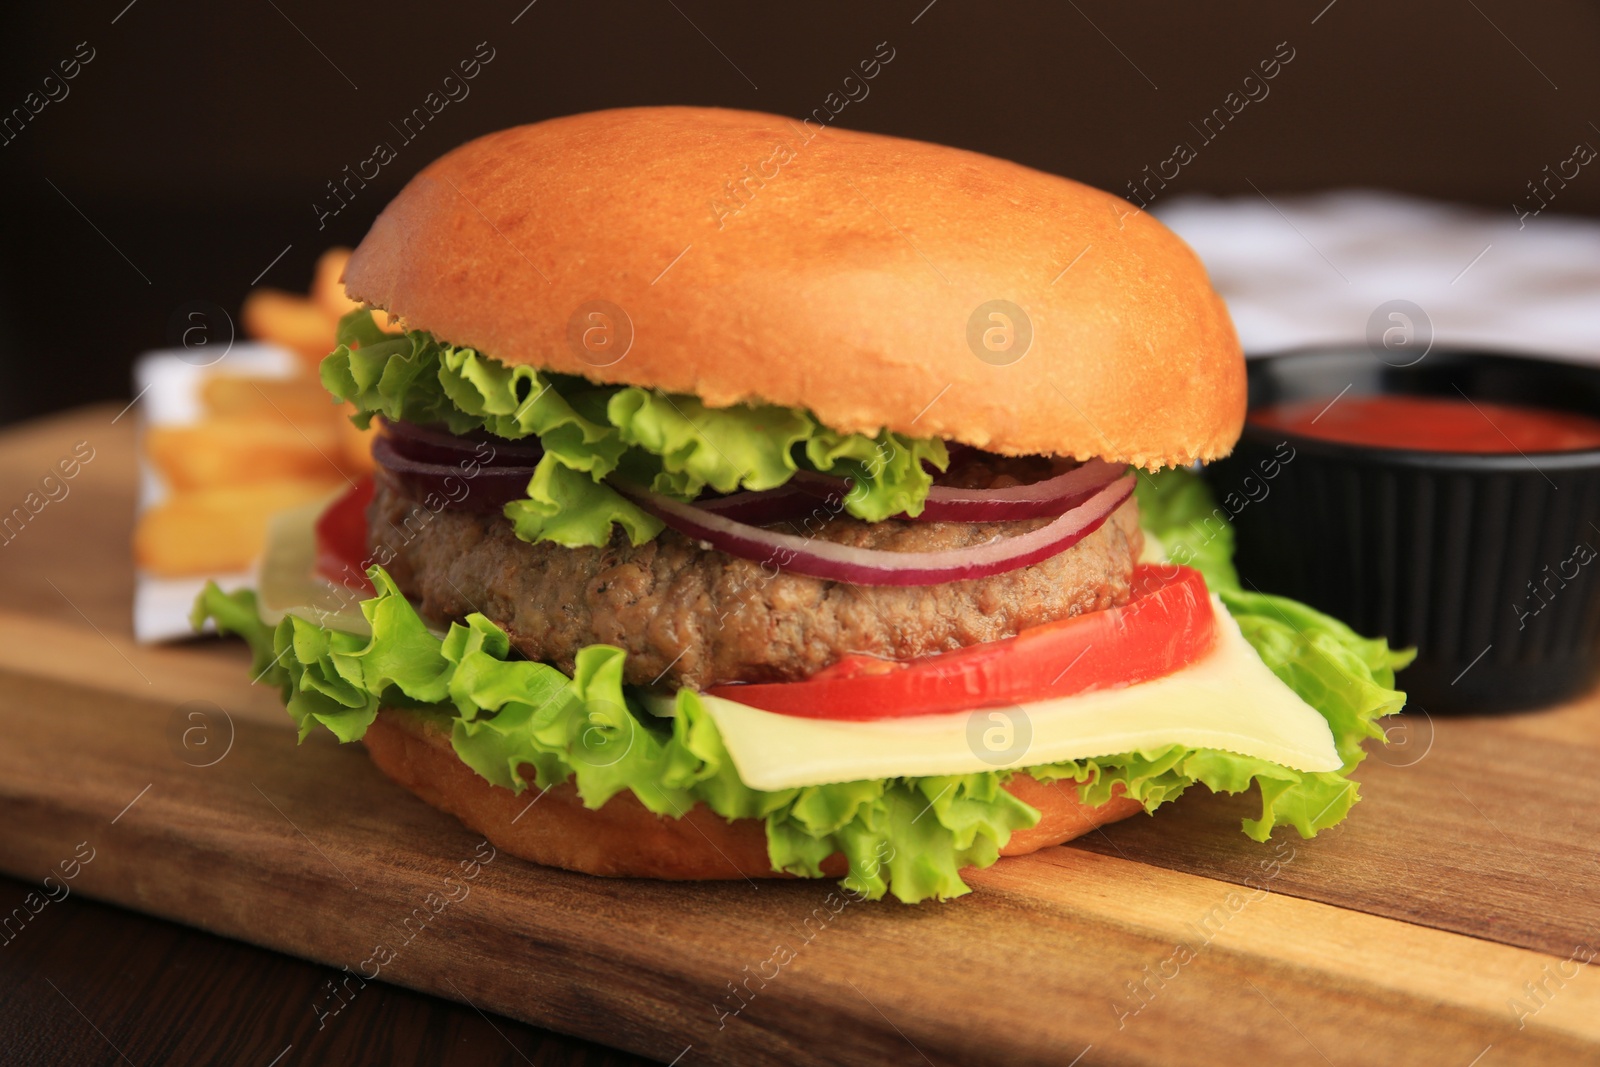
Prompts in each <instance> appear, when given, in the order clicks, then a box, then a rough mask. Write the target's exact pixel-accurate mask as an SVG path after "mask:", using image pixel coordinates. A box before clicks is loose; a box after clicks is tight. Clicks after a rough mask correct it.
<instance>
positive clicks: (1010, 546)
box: [616, 474, 1134, 585]
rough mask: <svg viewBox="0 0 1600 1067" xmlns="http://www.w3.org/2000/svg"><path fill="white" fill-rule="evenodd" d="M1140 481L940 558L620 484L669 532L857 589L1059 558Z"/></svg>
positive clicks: (1129, 479) (952, 578)
mask: <svg viewBox="0 0 1600 1067" xmlns="http://www.w3.org/2000/svg"><path fill="white" fill-rule="evenodd" d="M1133 487H1134V476H1133V475H1131V474H1129V475H1124V476H1123V477H1121V478H1118V479H1116V480H1115V481H1113V482H1111V483H1110V484H1109V485H1105V486H1103V487H1101V488H1100V489H1099V490H1098V491H1096V492H1095V493H1093V494H1092V495H1090V496H1089V498H1088V499H1087V500H1085V501H1084V502H1083V503H1081V504H1079V505H1078V506H1077V507H1074V508H1072V509H1071V510H1069V511H1067V512H1065V513H1063V514H1062V515H1061V516H1060V517H1059V518H1057V519H1056V520H1055V521H1054V522H1052V523H1049V524H1047V525H1045V526H1041V527H1039V528H1038V529H1037V530H1033V531H1030V532H1028V533H1025V534H1018V535H1016V536H1015V537H997V538H995V539H994V540H992V541H990V542H988V543H987V544H982V545H977V546H975V547H971V548H958V549H947V550H944V551H940V552H887V551H883V550H881V549H870V548H855V547H852V546H850V545H840V544H834V543H833V542H831V541H818V540H814V539H812V538H808V537H797V536H795V535H793V534H783V533H776V532H774V531H772V530H764V529H761V528H760V527H758V526H751V525H748V524H746V523H742V522H736V521H735V520H733V519H730V518H728V517H726V516H723V515H717V514H715V513H712V512H708V511H705V510H704V509H702V508H698V507H696V506H694V505H693V504H680V503H678V502H677V501H676V500H670V499H668V498H666V497H664V496H661V495H659V494H657V493H652V492H650V491H648V490H645V489H640V488H638V487H637V486H630V485H620V484H619V485H617V486H616V488H617V490H618V491H619V492H621V493H622V494H623V495H625V496H628V497H630V498H631V499H633V500H634V501H636V502H637V503H638V504H639V505H640V506H641V507H643V508H644V509H645V510H646V511H649V512H651V513H652V514H654V515H655V516H656V517H657V518H659V519H661V521H663V522H665V523H666V524H667V525H668V526H671V527H672V528H673V529H675V530H677V531H678V532H679V533H682V534H684V535H686V536H688V537H693V538H695V539H696V540H700V541H705V542H707V543H709V544H710V545H711V546H712V547H714V548H717V549H720V550H721V551H723V552H726V553H728V554H729V555H733V556H739V557H742V558H744V559H752V560H760V561H761V562H762V563H763V564H768V563H770V564H772V565H773V566H775V567H777V568H778V569H779V570H786V571H790V572H792V573H795V574H804V575H808V576H810V577H812V578H827V579H831V580H833V581H839V582H851V583H854V584H856V585H937V584H941V583H944V582H957V581H962V580H964V579H968V578H987V577H988V576H989V575H991V574H1002V573H1004V572H1006V571H1012V570H1016V569H1017V568H1019V567H1026V566H1028V565H1029V564H1031V563H1037V562H1039V561H1040V560H1043V559H1048V558H1050V557H1051V556H1055V555H1058V554H1060V553H1062V552H1064V551H1066V550H1067V549H1069V548H1071V547H1072V546H1073V545H1075V544H1077V543H1078V542H1079V541H1081V540H1082V539H1083V538H1085V537H1087V536H1088V535H1089V534H1091V533H1093V532H1094V531H1095V530H1097V529H1099V528H1100V524H1101V523H1103V522H1105V521H1106V518H1107V516H1109V515H1110V514H1111V513H1112V512H1113V511H1115V510H1116V509H1117V508H1118V507H1119V506H1120V505H1121V504H1122V502H1123V501H1125V500H1127V499H1128V497H1129V496H1131V495H1132V494H1133Z"/></svg>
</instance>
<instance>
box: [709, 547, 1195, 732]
mask: <svg viewBox="0 0 1600 1067" xmlns="http://www.w3.org/2000/svg"><path fill="white" fill-rule="evenodd" d="M1133 594H1134V595H1133V597H1132V598H1131V599H1130V600H1129V601H1128V603H1127V604H1125V605H1124V606H1122V607H1119V608H1108V609H1106V610H1104V611H1092V612H1089V613H1087V614H1084V615H1077V616H1074V617H1073V618H1070V619H1061V620H1060V621H1058V622H1051V623H1045V624H1044V625H1043V626H1035V627H1031V628H1030V629H1027V630H1024V631H1022V632H1021V633H1019V634H1018V635H1017V636H1015V637H1010V638H1006V639H1005V640H1002V641H990V642H987V643H985V644H981V645H973V646H971V647H969V648H963V649H959V650H957V651H955V652H945V653H941V654H939V655H936V656H927V657H924V658H922V659H916V660H906V661H897V660H881V659H873V658H871V657H869V656H847V657H845V658H844V659H843V660H840V661H839V662H838V663H836V664H834V665H833V666H831V667H829V668H828V669H827V670H824V671H821V672H820V673H818V674H815V675H813V676H812V677H810V678H807V679H806V680H805V681H803V682H780V683H775V684H760V685H721V686H713V687H712V688H711V689H709V690H707V691H708V692H709V693H711V694H712V695H713V696H719V697H726V698H727V699H729V700H736V701H738V702H739V703H741V704H748V705H750V706H751V707H756V708H764V709H765V710H767V711H776V712H781V713H782V714H785V715H799V716H803V717H805V718H813V719H848V720H865V719H890V718H898V717H902V716H908V715H928V714H934V713H937V712H957V711H967V710H970V709H972V708H983V707H996V706H999V705H1005V704H1018V703H1022V702H1024V701H1030V700H1042V699H1045V698H1047V697H1059V696H1070V695H1072V694H1074V693H1085V692H1088V691H1090V690H1093V689H1109V688H1113V687H1116V686H1123V685H1132V684H1134V683H1135V682H1143V681H1148V680H1149V679H1151V678H1159V677H1161V676H1162V675H1165V674H1171V673H1172V672H1173V671H1176V670H1178V669H1179V668H1181V667H1184V666H1187V665H1188V664H1190V663H1193V662H1194V661H1195V660H1197V659H1199V658H1200V657H1202V656H1204V655H1205V654H1206V653H1207V652H1209V651H1210V650H1211V647H1212V645H1213V644H1214V643H1215V641H1216V616H1215V614H1214V613H1213V611H1212V608H1211V597H1210V595H1209V594H1208V593H1207V591H1206V584H1205V579H1204V578H1202V577H1201V576H1200V572H1198V571H1196V570H1193V569H1191V568H1189V567H1176V566H1170V565H1168V566H1158V567H1157V566H1143V567H1136V568H1135V569H1134V572H1133Z"/></svg>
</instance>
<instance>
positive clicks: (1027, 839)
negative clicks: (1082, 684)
mask: <svg viewBox="0 0 1600 1067" xmlns="http://www.w3.org/2000/svg"><path fill="white" fill-rule="evenodd" d="M365 741H366V745H367V751H368V752H369V753H371V755H372V762H373V763H375V764H377V765H378V769H379V770H381V771H383V773H384V774H386V775H388V776H389V777H390V778H392V779H394V780H395V781H396V782H398V783H400V784H401V785H403V786H405V787H406V788H407V789H409V790H411V791H412V792H413V793H415V794H417V795H418V796H419V797H421V798H422V799H423V800H425V801H427V802H428V803H429V804H432V805H433V806H434V807H436V808H439V809H440V810H442V811H446V812H449V813H450V814H451V815H454V816H455V817H456V818H458V819H460V820H461V822H462V823H463V824H465V825H466V826H467V827H468V828H470V829H472V830H473V831H475V832H477V833H480V834H482V835H484V836H485V837H486V838H488V839H489V841H490V842H491V843H492V844H493V845H494V846H495V847H496V848H498V849H503V850H504V851H506V852H509V853H511V854H512V855H513V856H520V857H521V858H522V859H525V860H532V861H533V862H534V863H542V864H545V865H546V866H549V867H564V868H566V869H567V870H569V871H582V872H584V873H586V874H599V875H607V876H612V877H627V878H671V879H702V880H704V879H726V878H777V877H787V876H786V875H781V874H779V873H778V872H775V871H773V870H772V868H771V865H770V864H769V862H768V860H767V836H766V829H765V826H764V824H763V823H762V821H761V820H759V819H736V820H734V821H733V822H728V821H727V820H725V819H723V818H722V817H721V816H719V815H715V814H713V813H712V812H711V811H710V810H709V809H707V808H705V807H702V806H700V805H695V806H694V807H692V808H690V809H689V810H688V811H687V812H685V813H684V815H683V818H681V819H674V818H664V817H662V816H659V815H655V814H653V813H652V812H651V811H650V810H649V809H648V808H646V807H645V806H644V805H643V804H641V803H639V801H638V799H637V798H635V797H634V795H633V794H632V793H628V792H623V793H619V794H618V795H616V796H614V797H612V798H611V799H610V800H608V801H607V802H606V803H605V804H603V805H602V806H601V807H600V808H599V809H598V810H590V809H589V808H586V807H584V806H583V802H582V801H581V800H579V799H578V793H577V790H576V789H575V788H574V787H573V785H572V783H571V782H567V783H564V784H562V785H559V786H555V787H553V788H552V789H550V790H549V791H548V792H546V793H545V794H544V795H543V796H539V795H538V794H533V793H527V794H523V795H522V796H518V795H517V794H515V793H513V792H511V790H509V789H502V788H501V787H499V786H495V785H490V784H489V783H488V782H487V781H485V780H484V779H483V778H480V777H479V776H478V775H477V774H476V773H474V772H473V771H472V770H471V769H470V768H469V767H468V766H467V765H466V764H464V763H462V762H461V760H460V759H459V758H457V756H456V754H455V751H454V750H453V749H452V748H451V747H450V739H449V737H448V736H447V735H446V734H444V733H443V732H441V731H439V730H438V729H437V728H434V727H430V726H429V725H428V723H427V722H426V720H423V719H421V718H419V717H417V716H415V715H406V714H404V713H402V712H394V711H389V710H384V711H381V712H379V713H378V718H377V720H376V721H375V722H374V723H373V724H372V725H371V726H370V727H368V728H367V733H366V738H365ZM1006 789H1008V790H1009V791H1010V792H1011V793H1013V794H1014V795H1016V796H1017V797H1018V798H1019V799H1021V800H1022V801H1024V802H1025V803H1028V804H1031V805H1033V807H1035V808H1037V809H1039V811H1040V812H1042V813H1043V818H1041V819H1040V820H1039V824H1038V825H1037V826H1034V827H1033V828H1032V829H1029V830H1019V831H1017V832H1016V833H1014V834H1012V835H1011V840H1010V841H1009V842H1008V843H1007V844H1006V847H1005V848H1003V849H1001V854H1002V855H1005V856H1017V855H1021V854H1023V853H1026V852H1034V851H1037V850H1038V849H1041V848H1044V847H1046V846H1047V845H1059V844H1061V843H1062V842H1063V841H1070V840H1071V839H1072V838H1074V837H1078V836H1080V835H1081V834H1086V833H1088V832H1089V831H1090V830H1093V829H1094V828H1095V827H1097V826H1103V825H1105V824H1106V823H1109V822H1115V821H1116V820H1118V819H1125V818H1127V817H1128V816H1129V815H1132V814H1133V813H1134V812H1136V811H1142V810H1143V808H1142V806H1141V805H1140V804H1139V803H1138V802H1137V801H1133V800H1129V799H1128V798H1126V797H1121V796H1119V797H1116V798H1114V799H1113V800H1111V801H1110V802H1109V803H1106V804H1103V805H1101V806H1100V807H1097V808H1092V807H1088V806H1086V805H1084V804H1083V803H1082V802H1081V801H1079V800H1078V794H1077V790H1076V788H1074V787H1073V786H1072V785H1071V784H1070V783H1069V784H1066V785H1062V784H1060V783H1056V784H1053V785H1046V784H1044V783H1042V782H1039V781H1038V780H1036V779H1034V778H1031V777H1029V776H1028V775H1025V774H1018V775H1015V776H1013V777H1012V778H1011V780H1010V781H1009V782H1007V783H1006ZM536 796H537V797H538V800H537V803H535V804H534V805H533V806H532V807H530V806H529V802H530V801H532V800H534V798H535V797H536ZM822 869H823V872H824V873H826V874H829V875H831V876H833V877H840V876H842V875H844V873H845V871H846V869H847V868H846V864H845V861H844V857H843V856H842V855H839V854H835V855H833V856H831V857H829V859H828V860H826V861H824V863H823V864H822Z"/></svg>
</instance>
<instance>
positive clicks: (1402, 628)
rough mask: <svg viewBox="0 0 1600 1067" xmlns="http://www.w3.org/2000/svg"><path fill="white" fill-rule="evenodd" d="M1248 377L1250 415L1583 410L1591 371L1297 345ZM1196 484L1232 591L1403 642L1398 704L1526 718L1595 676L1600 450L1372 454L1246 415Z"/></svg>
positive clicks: (1599, 620) (1531, 361)
mask: <svg viewBox="0 0 1600 1067" xmlns="http://www.w3.org/2000/svg"><path fill="white" fill-rule="evenodd" d="M1384 354H1385V355H1387V353H1384ZM1249 382H1250V409H1251V410H1252V411H1254V410H1256V409H1257V408H1259V407H1261V406H1263V405H1267V404H1276V403H1280V402H1292V401H1298V400H1311V399H1315V398H1318V397H1333V396H1335V395H1336V394H1339V393H1341V392H1343V393H1344V396H1345V397H1346V398H1348V397H1350V396H1372V395H1376V394H1405V395H1412V396H1419V395H1420V396H1439V397H1451V398H1459V397H1462V396H1465V397H1467V398H1469V399H1471V400H1474V401H1483V400H1488V401H1498V402H1503V403H1512V404H1523V405H1528V406H1531V407H1538V408H1547V409H1554V410H1558V411H1576V412H1581V413H1585V414H1589V415H1600V368H1593V367H1587V366H1581V365H1575V364H1571V363H1561V362H1555V361H1551V360H1544V359H1537V358H1532V357H1523V356H1514V355H1508V354H1501V353H1488V352H1476V351H1463V350H1458V351H1439V350H1434V351H1430V352H1428V353H1427V354H1426V355H1425V356H1424V357H1423V358H1422V359H1421V360H1419V361H1418V362H1416V363H1415V364H1414V365H1412V366H1407V367H1397V366H1391V365H1388V364H1386V363H1384V362H1383V361H1381V360H1380V359H1379V358H1378V357H1377V356H1375V355H1374V352H1373V350H1372V349H1369V348H1368V347H1366V346H1363V345H1353V346H1350V347H1345V348H1318V349H1303V350H1296V351H1292V352H1284V353H1280V354H1277V355H1269V356H1262V357H1259V358H1256V359H1252V360H1251V361H1250V364H1249ZM1290 450H1292V454H1291V452H1290ZM1286 455H1292V458H1289V459H1287V460H1285V458H1284V457H1285V456H1286ZM1265 472H1271V475H1272V476H1271V477H1267V476H1266V473H1265ZM1206 476H1207V478H1208V480H1209V481H1210V483H1211V485H1212V488H1213V490H1214V492H1215V493H1216V495H1217V498H1218V500H1219V501H1222V502H1223V507H1224V510H1225V511H1226V512H1227V513H1228V514H1229V517H1230V518H1231V519H1232V522H1233V526H1234V529H1235V532H1236V536H1237V546H1238V551H1237V555H1236V560H1237V563H1238V567H1239V573H1240V577H1241V579H1242V580H1243V581H1244V583H1245V585H1246V588H1251V587H1254V588H1257V589H1260V590H1262V591H1264V592H1269V593H1281V594H1283V595H1285V596H1290V597H1294V598H1295V599H1297V600H1301V601H1304V602H1305V603H1308V604H1310V605H1312V606H1313V607H1315V608H1318V609H1319V610H1321V611H1325V612H1327V613H1328V614H1330V615H1334V616H1336V617H1338V618H1340V619H1343V620H1344V621H1345V622H1347V623H1349V624H1350V625H1351V626H1352V627H1354V628H1355V629H1356V630H1357V631H1358V632H1360V633H1363V634H1369V635H1380V634H1381V635H1383V636H1386V637H1388V638H1389V640H1390V642H1391V643H1392V644H1394V645H1395V646H1397V647H1399V646H1406V645H1415V646H1416V648H1417V650H1418V655H1417V660H1416V662H1415V663H1414V664H1413V665H1412V666H1411V667H1409V668H1407V669H1406V670H1405V671H1404V672H1402V673H1401V675H1400V687H1401V688H1402V689H1405V690H1406V691H1407V693H1408V694H1409V697H1410V706H1411V707H1412V708H1414V709H1415V708H1418V707H1420V708H1423V709H1426V710H1428V711H1430V712H1461V713H1483V712H1502V711H1512V710H1518V709H1523V708H1533V707H1539V706H1542V705H1546V704H1551V703H1554V702H1557V701H1560V700H1563V699H1566V698H1568V697H1572V696H1574V695H1576V694H1578V693H1580V692H1582V691H1583V690H1585V689H1587V688H1588V687H1589V686H1590V685H1592V684H1593V683H1594V681H1595V680H1596V677H1597V675H1600V559H1596V558H1595V553H1596V550H1597V549H1600V449H1585V450H1581V451H1567V452H1536V453H1527V454H1521V453H1517V452H1511V453H1504V454H1500V453H1496V454H1479V453H1459V452H1455V453H1452V452H1427V451H1413V450H1404V449H1388V448H1381V447H1373V446H1368V445H1355V444H1344V443H1340V442H1334V441H1322V440H1317V439H1314V438H1310V437H1305V436H1302V435H1299V434H1295V433H1287V432H1285V431H1283V430H1281V429H1274V428H1271V427H1268V426H1262V425H1256V424H1253V423H1251V422H1249V421H1248V420H1247V421H1246V424H1245V428H1244V433H1243V435H1242V437H1241V438H1240V440H1239V444H1238V447H1237V448H1236V450H1235V451H1234V453H1233V455H1232V456H1230V457H1229V458H1228V459H1226V460H1222V461H1219V462H1218V463H1215V464H1213V465H1212V466H1211V467H1209V468H1208V469H1207V475H1206Z"/></svg>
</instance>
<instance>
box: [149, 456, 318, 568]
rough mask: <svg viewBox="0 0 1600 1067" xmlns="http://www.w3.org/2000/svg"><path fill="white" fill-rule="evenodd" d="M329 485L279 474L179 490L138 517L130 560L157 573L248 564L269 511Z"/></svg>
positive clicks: (306, 499) (311, 497) (305, 499)
mask: <svg viewBox="0 0 1600 1067" xmlns="http://www.w3.org/2000/svg"><path fill="white" fill-rule="evenodd" d="M338 484H339V485H343V484H344V482H343V480H342V479H340V480H338ZM333 491H334V486H332V485H330V484H329V482H328V481H326V480H321V481H296V480H283V481H274V482H263V483H261V484H258V485H250V486H227V487H223V488H218V489H206V490H202V491H200V492H194V493H178V494H176V495H174V496H172V497H169V498H168V499H167V500H165V501H163V502H162V503H160V504H158V505H156V506H155V507H153V508H151V509H150V510H149V511H146V512H145V513H144V514H143V515H141V516H140V517H139V523H138V526H137V527H135V529H134V534H133V557H134V560H135V562H136V563H137V564H138V566H139V568H140V569H141V570H143V571H145V572H147V573H149V574H155V575H159V576H162V577H179V576H182V575H189V574H226V573H232V572H237V571H243V570H247V569H248V568H249V567H250V566H251V565H252V564H253V563H254V562H255V560H256V558H257V557H258V556H260V555H261V551H262V549H263V548H264V547H265V545H266V537H267V520H268V519H269V518H270V517H271V516H272V515H274V514H276V513H277V512H280V511H285V510H287V509H289V508H293V507H298V506H300V505H302V504H309V503H311V502H312V501H315V500H318V499H321V498H322V497H325V496H328V495H330V494H331V493H332V492H333Z"/></svg>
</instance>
